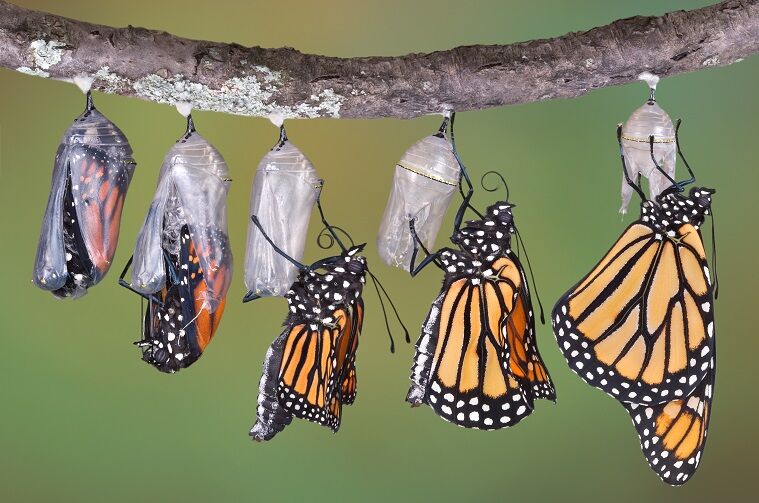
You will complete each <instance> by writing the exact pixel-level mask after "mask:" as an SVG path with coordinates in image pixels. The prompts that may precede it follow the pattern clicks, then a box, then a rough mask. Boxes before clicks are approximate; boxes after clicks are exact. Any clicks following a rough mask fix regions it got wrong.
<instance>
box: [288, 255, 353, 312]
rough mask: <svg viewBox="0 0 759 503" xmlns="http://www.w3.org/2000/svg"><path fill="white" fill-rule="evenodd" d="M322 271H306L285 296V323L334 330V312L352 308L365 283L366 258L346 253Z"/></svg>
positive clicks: (329, 261) (324, 266) (321, 267)
mask: <svg viewBox="0 0 759 503" xmlns="http://www.w3.org/2000/svg"><path fill="white" fill-rule="evenodd" d="M322 262H327V263H326V264H325V265H321V266H320V267H319V269H320V271H317V270H314V269H306V270H304V271H302V272H301V274H300V276H299V277H298V280H297V281H296V282H295V283H293V285H292V287H290V290H289V291H288V292H287V294H286V295H285V298H286V299H287V303H288V305H289V308H290V315H289V316H288V318H287V320H286V321H285V324H288V325H289V324H300V323H308V324H311V325H314V326H317V325H319V326H327V327H331V326H333V325H334V324H335V322H336V321H337V320H335V319H334V316H335V311H336V310H338V309H340V308H341V307H342V308H345V307H350V306H352V305H353V304H354V303H355V302H356V299H358V298H359V297H360V296H361V292H362V290H363V287H364V283H365V282H366V259H365V258H364V257H362V256H360V255H356V254H355V252H354V253H353V254H351V253H350V252H345V253H343V254H341V255H339V256H336V257H333V258H332V259H328V260H326V261H322Z"/></svg>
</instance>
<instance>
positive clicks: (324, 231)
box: [316, 225, 356, 250]
mask: <svg viewBox="0 0 759 503" xmlns="http://www.w3.org/2000/svg"><path fill="white" fill-rule="evenodd" d="M330 227H331V228H332V230H333V231H339V232H341V233H342V234H343V235H344V236H345V237H346V238H348V241H350V243H351V247H355V246H356V242H355V241H353V238H352V237H351V235H350V234H348V231H346V230H345V229H343V228H342V227H338V226H336V225H331V226H330ZM332 236H333V233H332V232H331V231H330V230H329V229H328V228H327V227H324V228H323V229H322V230H321V232H319V235H318V236H316V244H317V245H319V248H321V249H322V250H328V249H329V248H332V246H333V245H334V244H335V238H334V237H332ZM323 238H327V239H329V241H328V243H329V244H326V245H325V244H322V239H323Z"/></svg>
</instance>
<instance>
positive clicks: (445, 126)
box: [433, 116, 451, 138]
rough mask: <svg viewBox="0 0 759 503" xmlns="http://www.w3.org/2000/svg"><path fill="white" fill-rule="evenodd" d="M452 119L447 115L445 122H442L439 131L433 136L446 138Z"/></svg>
mask: <svg viewBox="0 0 759 503" xmlns="http://www.w3.org/2000/svg"><path fill="white" fill-rule="evenodd" d="M450 120H451V119H450V118H449V117H448V116H446V117H445V119H443V123H442V124H440V128H439V129H438V130H437V133H435V134H434V135H433V136H437V137H438V138H445V133H446V132H447V131H448V122H449V121H450Z"/></svg>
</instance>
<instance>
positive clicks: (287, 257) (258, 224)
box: [250, 215, 306, 270]
mask: <svg viewBox="0 0 759 503" xmlns="http://www.w3.org/2000/svg"><path fill="white" fill-rule="evenodd" d="M250 219H251V220H252V221H253V224H255V226H256V227H258V230H259V231H261V234H263V236H264V239H266V241H268V242H269V244H270V245H271V246H272V248H274V251H275V252H277V253H279V254H280V255H281V256H282V257H283V258H284V259H285V260H287V261H288V262H290V263H291V264H293V265H294V266H295V267H297V268H298V269H300V270H303V269H306V266H305V265H303V264H301V263H300V262H298V261H297V260H295V259H294V258H292V257H291V256H290V255H288V254H287V253H286V252H285V251H284V250H283V249H282V248H280V247H279V246H277V245H276V244H274V241H272V240H271V238H270V237H269V235H268V234H267V233H266V231H265V230H264V228H263V226H262V225H261V221H260V220H259V219H258V215H252V216H251V217H250Z"/></svg>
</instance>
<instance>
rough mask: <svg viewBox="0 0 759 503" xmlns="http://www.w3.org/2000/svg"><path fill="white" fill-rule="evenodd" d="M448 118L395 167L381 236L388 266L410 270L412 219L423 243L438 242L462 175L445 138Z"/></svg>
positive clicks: (379, 243)
mask: <svg viewBox="0 0 759 503" xmlns="http://www.w3.org/2000/svg"><path fill="white" fill-rule="evenodd" d="M448 120H449V119H448V118H446V119H445V121H443V124H442V125H441V126H440V130H439V131H438V132H437V133H435V134H434V135H431V136H428V137H426V138H423V139H421V140H420V141H418V142H417V143H415V144H414V145H412V146H411V148H409V149H408V150H407V151H406V153H405V154H403V157H402V158H401V160H400V161H399V162H398V164H397V165H396V167H395V175H394V176H393V187H392V191H391V192H390V198H389V199H388V201H387V207H386V208H385V214H384V216H383V217H382V224H381V225H380V230H379V234H378V236H377V249H378V251H379V255H380V257H381V258H382V260H383V261H384V262H385V263H386V264H388V265H391V266H394V267H400V268H402V269H408V267H409V264H410V262H411V253H412V250H413V248H414V241H413V238H412V237H411V234H410V232H409V225H408V224H409V221H411V220H414V223H415V225H416V232H417V235H418V236H419V239H420V240H421V241H422V243H424V245H425V246H426V247H427V248H432V247H433V246H434V245H435V238H436V237H437V233H438V231H439V230H440V225H441V224H442V222H443V218H444V217H445V212H446V211H447V210H448V206H449V205H450V203H451V199H452V198H453V195H454V193H455V192H456V187H457V186H458V183H459V178H460V171H459V165H458V163H457V162H456V158H455V157H454V155H453V151H452V149H451V144H450V142H449V141H448V140H447V139H446V137H445V133H446V129H447V127H448Z"/></svg>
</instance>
